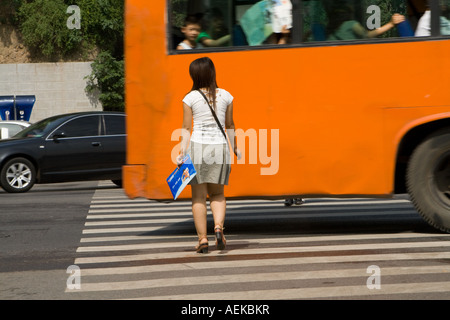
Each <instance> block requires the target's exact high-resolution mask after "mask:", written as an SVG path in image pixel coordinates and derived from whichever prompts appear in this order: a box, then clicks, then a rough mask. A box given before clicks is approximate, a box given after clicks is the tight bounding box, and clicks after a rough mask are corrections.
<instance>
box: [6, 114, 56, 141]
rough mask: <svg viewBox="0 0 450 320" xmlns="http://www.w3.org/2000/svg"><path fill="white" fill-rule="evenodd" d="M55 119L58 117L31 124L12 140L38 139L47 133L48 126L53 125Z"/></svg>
mask: <svg viewBox="0 0 450 320" xmlns="http://www.w3.org/2000/svg"><path fill="white" fill-rule="evenodd" d="M57 118H58V117H51V118H47V119H44V120H41V121H39V122H36V123H35V124H32V125H31V126H29V127H28V128H26V129H24V130H22V131H20V132H19V133H18V134H16V135H15V136H14V138H33V137H37V138H40V137H42V136H43V135H45V134H46V133H47V132H48V128H49V126H50V125H51V124H53V122H54V120H55V119H57Z"/></svg>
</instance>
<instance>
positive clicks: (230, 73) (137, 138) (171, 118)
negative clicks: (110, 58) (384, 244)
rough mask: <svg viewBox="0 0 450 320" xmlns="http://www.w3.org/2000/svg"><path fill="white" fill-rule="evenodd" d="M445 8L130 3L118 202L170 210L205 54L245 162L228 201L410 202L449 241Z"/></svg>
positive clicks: (301, 1)
mask: <svg viewBox="0 0 450 320" xmlns="http://www.w3.org/2000/svg"><path fill="white" fill-rule="evenodd" d="M449 2H450V1H449V0H430V2H429V5H427V3H426V0H413V1H406V0H290V1H287V0H263V1H261V0H167V1H162V0H161V1H147V0H128V1H127V3H126V40H125V44H126V113H127V131H128V140H127V165H126V166H125V167H124V170H123V186H124V189H125V192H126V194H127V195H128V196H129V197H130V198H137V197H144V198H148V199H155V200H170V199H172V195H171V192H170V190H169V187H168V186H167V183H166V178H167V177H168V175H169V174H170V173H171V172H172V171H173V169H174V168H175V163H176V161H175V158H176V156H177V155H178V151H179V145H180V137H181V133H180V132H181V131H180V128H181V124H182V99H183V97H184V96H185V94H186V93H187V92H188V91H189V90H190V88H191V86H192V81H191V79H190V77H189V72H188V68H189V64H190V63H191V62H192V61H193V60H195V59H197V58H200V57H204V56H208V57H210V58H211V59H212V60H213V61H214V63H215V66H216V69H217V75H218V85H219V87H222V88H225V89H226V90H228V91H229V92H230V93H231V94H232V95H233V96H234V119H235V123H236V128H237V129H236V136H237V144H238V147H239V149H240V150H241V151H242V158H241V159H240V160H237V159H236V158H235V159H234V161H233V162H234V163H233V164H232V174H231V176H230V183H229V185H228V186H227V187H226V188H225V195H226V197H227V198H230V199H231V198H263V199H285V198H293V197H302V198H303V197H304V198H308V197H386V198H388V197H392V196H393V195H394V194H396V193H406V192H408V193H409V194H410V196H411V199H412V201H413V203H414V204H415V206H416V208H417V209H418V211H419V212H420V213H421V215H422V216H423V217H424V218H425V220H426V221H427V222H429V223H430V224H431V225H433V226H435V227H436V228H438V229H440V230H444V231H447V232H448V231H450V190H449V189H450V187H449V186H450V89H449V88H450V54H449V53H450V36H448V34H449V33H450V32H449V33H447V25H446V23H448V21H449V20H448V18H449V13H448V10H447V6H446V4H450V3H449ZM394 17H395V18H396V19H397V20H396V21H395V20H394ZM399 17H400V18H399ZM190 20H195V21H194V25H195V24H196V23H198V25H199V26H200V27H197V28H201V29H200V30H197V33H198V34H199V35H198V37H197V38H196V39H195V43H194V44H193V45H191V47H190V48H189V49H179V48H180V47H179V44H180V43H181V42H186V41H184V40H186V39H187V37H183V36H184V35H185V34H186V30H187V29H186V25H188V24H189V23H191V22H192V21H190ZM419 29H420V30H422V31H421V32H422V33H421V34H420V33H419V31H420V30H419ZM183 32H184V33H183ZM207 40H210V41H207ZM191 44H192V43H191ZM179 198H180V199H183V198H184V199H186V198H190V188H187V190H184V191H183V192H182V193H181V196H180V197H179Z"/></svg>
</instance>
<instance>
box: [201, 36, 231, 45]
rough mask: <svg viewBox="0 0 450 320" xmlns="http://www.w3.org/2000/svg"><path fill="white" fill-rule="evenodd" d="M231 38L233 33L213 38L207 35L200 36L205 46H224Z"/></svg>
mask: <svg viewBox="0 0 450 320" xmlns="http://www.w3.org/2000/svg"><path fill="white" fill-rule="evenodd" d="M230 39H231V35H229V34H227V35H226V36H223V37H221V38H219V39H216V40H214V39H211V38H207V37H202V38H200V42H201V43H202V44H203V45H204V46H205V47H220V46H223V45H224V44H227V43H228V42H229V41H230Z"/></svg>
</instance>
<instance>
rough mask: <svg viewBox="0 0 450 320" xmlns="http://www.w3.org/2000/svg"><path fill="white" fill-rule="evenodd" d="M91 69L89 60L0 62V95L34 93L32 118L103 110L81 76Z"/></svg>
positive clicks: (88, 72)
mask: <svg viewBox="0 0 450 320" xmlns="http://www.w3.org/2000/svg"><path fill="white" fill-rule="evenodd" d="M90 73H91V62H65V63H26V64H0V96H8V95H9V96H12V95H13V96H17V95H35V96H36V103H35V105H34V107H33V111H32V113H31V118H30V121H31V122H36V121H38V120H41V119H43V118H47V117H50V116H53V115H56V114H61V113H70V112H79V111H97V110H102V106H101V103H100V102H99V101H98V95H93V96H92V95H88V94H87V93H86V92H85V87H86V80H85V79H84V77H85V76H87V75H89V74H90ZM0 120H1V119H0Z"/></svg>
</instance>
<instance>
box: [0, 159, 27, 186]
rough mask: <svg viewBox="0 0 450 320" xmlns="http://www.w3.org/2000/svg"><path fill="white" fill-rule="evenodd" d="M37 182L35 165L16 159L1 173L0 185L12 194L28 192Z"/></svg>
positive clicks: (5, 166)
mask: <svg viewBox="0 0 450 320" xmlns="http://www.w3.org/2000/svg"><path fill="white" fill-rule="evenodd" d="M35 180H36V170H35V168H34V165H33V164H32V163H31V162H30V161H28V160H27V159H25V158H14V159H11V160H9V161H8V162H6V163H5V165H4V166H3V168H2V170H1V171H0V185H1V186H2V188H3V189H4V190H5V191H7V192H11V193H20V192H27V191H28V190H30V189H31V187H33V185H34V182H35Z"/></svg>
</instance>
